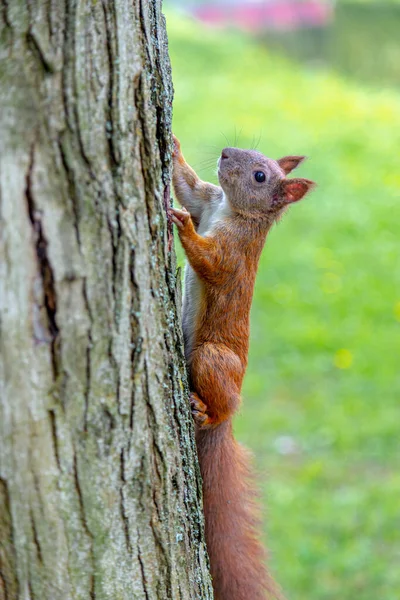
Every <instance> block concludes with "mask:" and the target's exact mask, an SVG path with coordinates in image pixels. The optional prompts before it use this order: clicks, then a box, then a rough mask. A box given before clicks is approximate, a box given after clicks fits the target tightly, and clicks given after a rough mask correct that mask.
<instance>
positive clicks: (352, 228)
mask: <svg viewBox="0 0 400 600" xmlns="http://www.w3.org/2000/svg"><path fill="white" fill-rule="evenodd" d="M167 23H168V30H169V40H170V52H171V59H172V67H173V80H174V85H175V101H174V131H175V133H176V135H177V136H178V137H179V138H180V140H181V143H182V148H183V151H184V154H185V156H186V158H187V160H188V161H189V162H190V163H191V164H192V166H193V167H194V168H195V169H196V170H197V172H198V173H199V175H200V176H201V177H202V178H203V179H205V180H209V181H214V182H215V181H216V176H215V163H216V160H217V157H218V155H219V152H220V150H221V148H222V147H223V146H225V145H228V144H229V145H233V144H236V145H238V146H240V147H242V148H249V147H251V146H252V145H255V144H256V143H257V141H259V149H260V150H261V151H262V152H264V153H265V154H266V155H268V156H272V157H275V158H278V157H280V156H283V155H285V154H306V155H308V156H309V157H310V160H309V161H307V162H306V163H305V164H304V166H302V167H301V168H300V169H299V171H298V174H299V175H303V176H305V177H309V178H311V179H314V180H315V181H317V183H318V189H317V190H316V191H315V192H314V193H313V194H312V195H310V197H307V198H306V199H305V200H304V201H302V202H300V203H299V204H297V205H295V206H293V207H292V208H291V209H290V210H289V211H288V214H287V215H286V216H285V217H284V218H283V220H282V221H281V222H280V223H279V224H278V225H277V226H275V228H274V229H273V231H272V232H271V233H270V235H269V237H268V239H267V244H266V248H265V251H264V253H263V256H262V260H261V263H260V269H259V275H258V280H257V285H256V291H255V297H254V304H253V309H252V316H251V321H252V335H251V344H250V362H249V369H248V374H247V376H246V381H245V386H244V391H243V397H244V405H243V408H242V411H241V414H240V416H239V417H238V418H237V419H236V431H237V435H238V437H239V438H240V439H241V440H242V441H243V442H244V443H245V444H246V445H247V446H249V447H251V448H252V449H253V451H254V453H255V455H256V462H257V466H258V468H259V471H260V473H261V474H260V477H259V480H260V482H261V486H262V488H263V497H264V498H265V507H268V508H267V509H266V510H267V511H268V518H267V519H266V527H265V528H266V532H268V545H269V547H270V549H271V567H272V570H273V572H274V574H275V576H276V578H277V580H278V581H279V582H280V583H281V584H282V585H283V587H284V591H285V593H286V594H287V597H288V598H290V599H293V600H295V599H296V600H313V599H315V600H337V599H338V598H340V599H341V600H353V599H354V598H357V600H377V599H379V600H398V599H399V597H400V568H399V564H400V511H399V506H400V470H399V456H400V452H399V451H400V436H399V425H400V407H399V399H400V360H399V350H400V268H399V267H400V264H399V263H400V258H399V223H400V171H399V158H398V156H399V148H400V95H399V94H398V93H396V92H395V91H391V90H390V89H386V90H384V91H382V90H379V89H373V88H368V87H362V86H361V85H357V84H356V83H351V82H349V81H345V80H343V79H341V78H340V77H339V76H337V75H335V74H333V73H330V72H327V71H322V70H311V69H310V68H306V67H304V66H302V65H300V64H298V63H295V62H290V61H289V60H287V59H284V58H282V57H280V56H279V55H274V54H272V53H269V52H268V51H267V50H265V48H263V47H261V46H259V45H257V44H255V43H254V42H252V41H251V40H249V39H247V38H246V37H245V36H242V35H240V34H235V33H224V32H220V31H219V32H212V31H209V30H206V29H203V28H202V27H201V26H200V25H199V24H195V23H194V22H192V21H189V20H184V19H181V18H178V17H176V16H175V15H174V14H169V15H167ZM225 138H227V139H225ZM211 165H212V166H211ZM180 257H181V260H183V257H182V253H181V254H180ZM266 535H267V534H266Z"/></svg>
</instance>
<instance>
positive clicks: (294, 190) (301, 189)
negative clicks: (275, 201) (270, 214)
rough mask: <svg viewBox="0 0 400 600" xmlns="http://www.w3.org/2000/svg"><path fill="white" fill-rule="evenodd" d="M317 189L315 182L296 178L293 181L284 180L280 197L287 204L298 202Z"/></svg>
mask: <svg viewBox="0 0 400 600" xmlns="http://www.w3.org/2000/svg"><path fill="white" fill-rule="evenodd" d="M314 187H315V183H314V181H311V180H310V179H303V178H301V177H296V178H293V179H284V180H283V181H282V182H281V190H280V196H281V198H282V199H283V200H284V202H285V203H286V204H291V203H292V202H298V201H299V200H301V199H302V198H303V196H305V194H307V192H309V191H310V190H312V189H313V188H314Z"/></svg>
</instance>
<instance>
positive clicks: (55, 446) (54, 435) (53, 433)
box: [48, 410, 61, 471]
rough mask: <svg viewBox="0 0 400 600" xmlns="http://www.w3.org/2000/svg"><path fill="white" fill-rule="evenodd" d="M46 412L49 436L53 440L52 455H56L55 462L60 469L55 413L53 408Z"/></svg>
mask: <svg viewBox="0 0 400 600" xmlns="http://www.w3.org/2000/svg"><path fill="white" fill-rule="evenodd" d="M48 414H49V418H50V429H51V436H52V440H53V449H54V456H55V457H56V463H57V467H58V470H59V471H61V463H60V454H59V451H58V436H57V422H56V414H55V411H54V410H49V411H48Z"/></svg>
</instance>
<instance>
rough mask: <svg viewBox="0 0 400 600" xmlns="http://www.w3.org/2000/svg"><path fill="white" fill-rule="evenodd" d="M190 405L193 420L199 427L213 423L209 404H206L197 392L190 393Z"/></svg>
mask: <svg viewBox="0 0 400 600" xmlns="http://www.w3.org/2000/svg"><path fill="white" fill-rule="evenodd" d="M190 407H191V409H192V417H193V420H194V422H195V423H196V425H197V426H198V427H207V426H208V425H210V424H211V419H210V417H209V416H208V414H207V404H204V402H203V401H202V400H201V399H200V397H199V396H198V395H197V394H196V392H191V394H190Z"/></svg>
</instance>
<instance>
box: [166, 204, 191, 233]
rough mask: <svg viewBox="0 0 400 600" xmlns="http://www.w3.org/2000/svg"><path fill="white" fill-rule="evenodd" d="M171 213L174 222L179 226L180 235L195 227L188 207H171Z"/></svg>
mask: <svg viewBox="0 0 400 600" xmlns="http://www.w3.org/2000/svg"><path fill="white" fill-rule="evenodd" d="M169 215H170V217H171V220H172V222H173V223H175V225H176V226H177V227H178V230H179V235H182V234H185V233H188V232H189V231H191V230H192V229H193V222H192V218H191V216H190V213H189V212H188V211H187V210H186V208H184V207H182V210H180V209H179V208H170V209H169Z"/></svg>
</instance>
